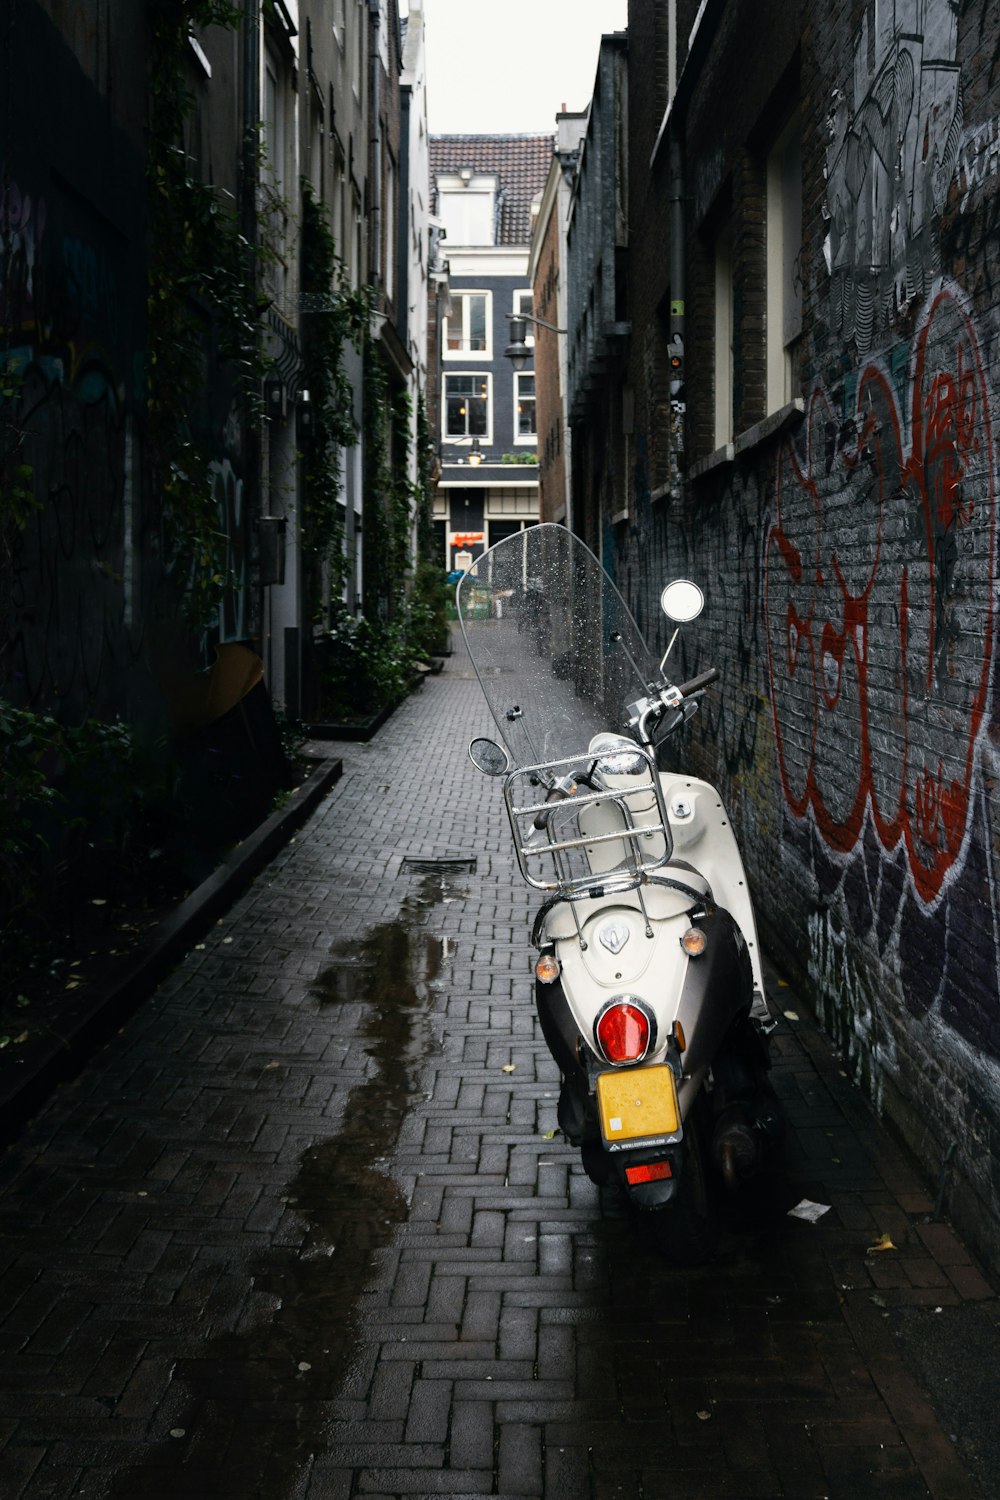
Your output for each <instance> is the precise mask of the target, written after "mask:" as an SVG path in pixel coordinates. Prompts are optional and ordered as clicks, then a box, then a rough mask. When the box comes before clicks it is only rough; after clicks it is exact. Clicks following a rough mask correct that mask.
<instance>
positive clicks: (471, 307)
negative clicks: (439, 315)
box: [444, 291, 492, 359]
mask: <svg viewBox="0 0 1000 1500" xmlns="http://www.w3.org/2000/svg"><path fill="white" fill-rule="evenodd" d="M490 343H491V339H490V294H489V292H454V291H453V292H452V294H451V313H450V315H449V316H448V317H447V318H445V321H444V350H445V357H446V358H452V359H454V358H455V357H456V356H458V355H461V356H464V357H473V358H474V357H475V356H477V355H478V356H481V357H482V358H483V359H489V358H490V357H491V353H492V350H491V348H490Z"/></svg>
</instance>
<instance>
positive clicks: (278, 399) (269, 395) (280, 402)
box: [264, 380, 288, 421]
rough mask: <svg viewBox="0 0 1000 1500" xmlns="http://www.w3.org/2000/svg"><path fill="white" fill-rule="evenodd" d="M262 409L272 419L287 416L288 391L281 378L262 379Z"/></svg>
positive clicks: (280, 418)
mask: <svg viewBox="0 0 1000 1500" xmlns="http://www.w3.org/2000/svg"><path fill="white" fill-rule="evenodd" d="M264 410H265V411H266V413H267V415H268V416H269V417H271V418H272V419H274V420H279V421H284V419H285V417H287V416H288V392H287V390H286V389H285V382H284V381H283V380H265V381H264Z"/></svg>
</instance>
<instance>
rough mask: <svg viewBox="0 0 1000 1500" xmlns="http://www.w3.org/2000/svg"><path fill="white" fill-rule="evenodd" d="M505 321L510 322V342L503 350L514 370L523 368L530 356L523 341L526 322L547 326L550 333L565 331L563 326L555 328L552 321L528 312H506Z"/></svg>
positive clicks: (541, 326) (542, 326) (540, 326)
mask: <svg viewBox="0 0 1000 1500" xmlns="http://www.w3.org/2000/svg"><path fill="white" fill-rule="evenodd" d="M507 321H508V323H509V324H510V343H509V344H508V345H507V347H506V349H505V350H504V351H503V352H504V354H505V355H506V356H507V358H508V359H509V360H510V362H511V364H512V365H513V366H514V369H515V370H523V369H524V367H525V365H526V364H527V363H528V360H529V359H530V358H531V350H530V349H529V348H528V345H527V344H526V343H525V334H526V333H527V329H526V328H525V326H524V325H525V324H526V323H537V325H538V327H539V328H548V329H549V330H550V331H551V332H552V333H565V332H566V330H565V328H557V327H556V325H555V324H554V323H546V321H545V319H544V318H533V317H532V316H531V314H530V313H524V312H522V313H508V314H507Z"/></svg>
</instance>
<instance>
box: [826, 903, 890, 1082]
mask: <svg viewBox="0 0 1000 1500" xmlns="http://www.w3.org/2000/svg"><path fill="white" fill-rule="evenodd" d="M809 979H810V983H811V985H812V987H813V994H814V995H815V996H816V999H817V1004H818V1007H819V1010H820V1019H821V1021H822V1022H823V1025H824V1027H825V1028H826V1029H827V1030H828V1031H829V1032H830V1033H831V1035H833V1036H834V1037H835V1038H836V1039H837V1040H838V1042H839V1043H840V1046H841V1050H842V1053H843V1056H844V1058H845V1060H846V1062H847V1065H848V1067H849V1068H850V1070H851V1073H852V1075H853V1076H854V1077H855V1079H856V1080H857V1081H860V1073H861V1070H862V1068H863V1067H865V1068H868V1069H870V1077H869V1078H868V1079H867V1080H866V1081H867V1083H868V1085H869V1087H870V1089H871V1094H872V1097H873V1099H874V1101H875V1106H876V1108H877V1109H881V1107H882V1093H883V1089H884V1086H885V1078H886V1076H887V1075H888V1076H889V1077H890V1078H891V1077H893V1076H894V1075H895V1073H896V1072H897V1068H898V1064H897V1058H896V1048H895V1044H894V1042H893V1039H892V1036H891V1034H890V1032H889V1031H888V1029H887V1027H886V1026H885V1024H884V1022H883V1019H882V1018H883V1016H884V1015H885V1012H886V1007H885V1006H884V1004H883V1005H882V1006H879V1005H877V1004H876V1003H875V1002H874V1001H873V998H872V995H871V992H870V990H869V988H868V985H867V984H866V982H865V980H864V979H863V978H862V976H861V974H860V973H859V972H858V969H857V968H856V966H855V964H854V961H853V959H852V958H851V945H850V943H849V941H848V934H847V933H846V932H845V930H844V928H843V927H842V926H840V925H839V924H838V922H837V919H836V918H835V916H834V914H833V913H832V912H831V911H829V910H823V911H815V912H813V913H812V914H811V915H810V917H809Z"/></svg>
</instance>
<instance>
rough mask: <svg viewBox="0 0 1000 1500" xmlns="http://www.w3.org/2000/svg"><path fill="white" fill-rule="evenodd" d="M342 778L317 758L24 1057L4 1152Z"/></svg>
mask: <svg viewBox="0 0 1000 1500" xmlns="http://www.w3.org/2000/svg"><path fill="white" fill-rule="evenodd" d="M342 773H343V762H342V761H340V760H334V759H319V758H316V760H315V764H314V767H313V769H312V770H311V771H310V772H309V774H308V776H307V777H306V778H305V780H304V781H303V782H302V784H301V786H298V787H296V789H295V791H294V792H292V794H291V796H290V797H289V798H288V801H287V802H286V803H285V805H284V806H283V807H281V808H279V809H278V810H277V811H276V812H273V813H272V814H271V816H270V817H269V818H267V819H265V821H264V822H263V823H261V824H260V825H259V827H257V828H255V829H254V831H253V833H251V834H250V835H249V836H248V837H247V838H245V839H244V840H243V842H242V843H241V844H239V845H237V847H236V848H235V849H233V850H231V851H230V853H229V854H228V855H227V856H226V857H225V859H224V860H223V861H222V862H221V864H219V865H218V866H217V867H216V869H214V870H213V871H212V873H211V875H209V876H208V877H207V879H205V880H203V881H202V883H201V884H200V885H199V886H197V887H196V888H195V889H194V890H193V891H192V892H191V894H190V895H189V896H186V897H185V898H184V900H183V901H181V902H180V903H179V904H178V905H177V906H176V907H175V908H174V909H173V910H172V911H171V912H170V913H169V914H168V915H167V916H166V917H164V919H163V920H162V922H159V923H158V924H157V926H156V927H155V928H154V929H153V931H152V933H151V935H150V937H149V938H148V939H147V940H146V942H145V943H144V944H143V945H142V946H141V947H140V948H139V949H137V950H136V951H135V952H133V953H131V954H129V955H128V957H127V958H124V959H123V960H122V964H121V967H120V968H117V969H116V970H114V971H113V972H112V974H111V975H110V976H108V978H107V979H106V980H105V982H104V983H103V984H102V985H101V986H100V987H95V989H94V991H93V992H92V993H88V994H87V995H86V998H85V999H83V998H81V1000H80V1001H79V1002H78V1004H77V1005H76V1007H75V1008H67V1009H66V1010H65V1011H64V1012H63V1014H62V1017H61V1020H60V1025H61V1033H60V1034H59V1035H58V1036H57V1035H55V1034H53V1033H50V1034H48V1035H44V1036H40V1037H39V1038H38V1039H37V1040H36V1041H29V1042H27V1043H26V1044H25V1046H24V1047H23V1048H22V1049H21V1050H20V1052H19V1056H18V1062H17V1064H16V1066H14V1067H8V1068H5V1069H4V1070H3V1074H5V1075H8V1076H3V1075H0V1147H2V1146H4V1145H6V1144H7V1143H8V1142H9V1141H10V1139H11V1138H12V1137H13V1136H14V1135H16V1134H17V1133H18V1131H19V1130H21V1129H22V1128H23V1126H24V1125H25V1123H26V1122H27V1120H28V1119H29V1118H30V1117H31V1115H32V1114H34V1112H35V1111H36V1110H37V1109H38V1108H39V1106H40V1105H41V1104H42V1103H43V1102H44V1101H45V1099H47V1098H48V1096H49V1095H50V1094H51V1093H52V1091H53V1089H54V1088H55V1087H56V1085H57V1084H58V1083H60V1082H63V1081H64V1080H65V1079H67V1078H71V1077H72V1076H73V1075H74V1074H75V1073H77V1072H78V1071H79V1070H80V1068H81V1067H82V1066H83V1064H84V1063H85V1062H86V1061H87V1058H88V1057H89V1056H90V1055H91V1054H92V1053H93V1051H94V1050H95V1049H96V1048H97V1047H98V1046H99V1045H100V1043H101V1042H102V1041H103V1040H104V1039H105V1038H106V1037H107V1036H108V1035H109V1034H110V1033H111V1032H112V1031H113V1030H114V1029H115V1027H116V1026H118V1025H119V1024H120V1023H121V1021H122V1020H124V1019H125V1017H127V1016H128V1015H130V1014H131V1013H132V1012H133V1011H134V1010H135V1009H136V1008H137V1007H138V1006H139V1005H140V1004H141V1003H142V1001H143V1000H144V999H146V997H147V996H148V995H149V994H150V993H151V992H152V990H153V989H154V988H155V986H156V985H157V984H158V983H159V981H160V980H161V979H162V978H163V977H164V975H165V974H166V973H167V972H168V970H169V969H170V968H172V966H173V965H174V964H175V963H176V962H177V961H178V959H180V958H181V957H182V956H183V955H184V953H185V952H187V950H188V949H189V948H190V947H191V944H192V943H193V942H194V941H195V939H196V938H197V937H198V936H199V935H200V934H201V933H202V932H204V931H206V930H207V928H208V927H209V925H210V924H211V923H212V922H213V921H214V920H215V919H216V918H217V917H218V916H219V914H220V912H223V911H226V910H227V909H228V908H229V907H230V906H231V905H232V903H233V901H234V900H235V899H236V897H237V896H238V895H239V894H240V893H241V891H242V890H243V889H244V888H245V887H246V886H247V885H249V883H250V881H251V880H252V879H253V877H254V876H255V875H256V874H258V873H259V871H260V870H261V869H263V867H264V866H265V865H266V864H267V863H268V861H269V860H270V859H272V858H273V857H274V855H275V854H276V853H277V852H278V850H279V849H281V848H282V846H283V845H284V844H286V843H287V842H288V839H289V837H290V836H291V834H292V833H293V832H294V831H295V829H296V828H298V827H299V826H300V824H302V823H303V822H304V821H305V819H306V817H307V816H308V815H309V813H311V812H312V810H313V808H314V807H315V806H316V805H317V803H318V802H320V801H321V799H322V798H323V797H324V796H325V795H326V793H327V792H328V791H329V790H330V788H331V787H332V786H333V785H334V783H335V782H336V781H338V780H339V778H340V776H341V775H342Z"/></svg>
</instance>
